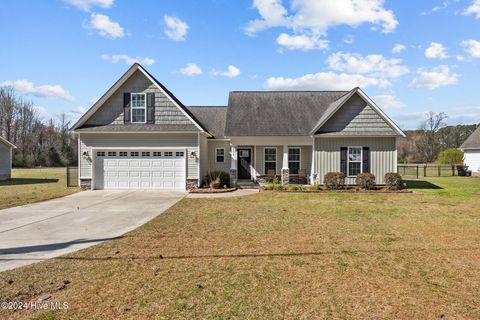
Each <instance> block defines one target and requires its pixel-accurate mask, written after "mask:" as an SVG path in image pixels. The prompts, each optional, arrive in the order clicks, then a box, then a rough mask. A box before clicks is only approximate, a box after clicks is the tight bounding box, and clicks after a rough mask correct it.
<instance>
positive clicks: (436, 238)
mask: <svg viewBox="0 0 480 320" xmlns="http://www.w3.org/2000/svg"><path fill="white" fill-rule="evenodd" d="M408 183H409V185H410V186H411V187H413V188H414V189H413V190H414V191H415V192H414V193H405V194H352V193H350V194H346V193H322V194H303V193H259V194H255V195H252V196H246V197H241V198H228V199H225V198H224V199H188V198H186V199H184V200H182V201H181V202H179V203H178V204H177V205H175V206H174V207H172V208H171V209H170V210H168V212H167V213H165V214H163V215H161V216H159V217H158V218H156V219H154V220H153V221H151V222H150V223H148V224H146V225H144V226H143V227H141V228H139V229H137V230H135V231H133V232H131V233H129V234H127V235H126V236H124V237H123V238H120V239H117V240H113V241H108V242H105V243H103V244H101V245H98V246H95V247H91V248H88V249H85V250H82V251H79V252H76V253H74V254H70V255H67V256H64V257H60V258H58V259H55V260H50V261H45V262H42V263H37V264H34V265H31V266H26V267H23V268H20V269H17V270H13V271H8V272H4V273H0V301H30V300H35V299H37V297H38V296H39V295H41V294H44V293H48V294H52V296H53V298H52V299H53V300H55V301H59V302H68V304H69V309H68V310H66V311H65V310H63V311H55V312H50V311H31V310H30V311H25V310H20V311H16V312H13V311H9V310H3V311H0V318H8V319H12V318H30V317H33V316H43V318H42V319H55V318H59V319H60V318H69V319H126V318H129V319H142V318H156V319H172V318H183V319H212V318H213V319H228V318H237V319H238V318H239V319H245V318H248V319H312V318H329V319H330V318H334V319H351V318H353V319H381V318H388V319H419V318H421V319H439V318H444V319H453V318H455V319H467V318H468V319H478V318H480V304H479V302H478V297H479V296H480V247H479V243H480V210H479V209H478V208H479V207H480V179H473V178H463V177H453V178H451V177H449V178H446V177H445V178H428V180H426V181H425V182H420V181H409V182H408ZM99 214H101V213H99Z"/></svg>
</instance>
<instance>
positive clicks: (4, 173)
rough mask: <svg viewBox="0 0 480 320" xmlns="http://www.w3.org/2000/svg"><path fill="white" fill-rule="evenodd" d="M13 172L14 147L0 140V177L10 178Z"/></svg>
mask: <svg viewBox="0 0 480 320" xmlns="http://www.w3.org/2000/svg"><path fill="white" fill-rule="evenodd" d="M11 172H12V148H10V146H7V145H5V144H4V143H2V142H0V179H9V178H10V176H11Z"/></svg>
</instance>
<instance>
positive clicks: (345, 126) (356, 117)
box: [318, 94, 394, 134]
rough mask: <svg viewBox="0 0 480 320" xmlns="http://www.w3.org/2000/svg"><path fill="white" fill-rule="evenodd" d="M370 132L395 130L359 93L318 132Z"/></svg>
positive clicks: (390, 131)
mask: <svg viewBox="0 0 480 320" xmlns="http://www.w3.org/2000/svg"><path fill="white" fill-rule="evenodd" d="M322 132H324V133H328V132H337V133H338V132H341V133H355V132H369V133H372V132H374V133H383V134H385V133H393V132H394V130H393V129H392V127H390V125H389V124H388V123H387V122H385V120H383V119H382V117H380V115H379V114H378V113H377V112H376V111H375V110H374V109H372V108H371V107H370V106H369V105H368V104H367V103H366V102H365V100H363V99H362V98H361V97H360V96H359V95H358V94H355V95H353V96H352V97H351V98H350V99H349V100H348V101H347V102H345V104H344V105H343V106H342V107H341V108H340V110H338V111H337V112H336V113H335V114H334V115H333V116H332V117H331V118H330V119H329V120H328V121H327V122H326V123H325V124H324V125H323V126H322V127H321V128H320V130H319V131H318V133H322Z"/></svg>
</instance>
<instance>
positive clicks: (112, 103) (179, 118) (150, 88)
mask: <svg viewBox="0 0 480 320" xmlns="http://www.w3.org/2000/svg"><path fill="white" fill-rule="evenodd" d="M124 92H130V93H155V124H156V125H162V124H168V125H171V124H178V125H185V124H189V125H191V124H193V122H192V121H191V120H190V119H189V118H188V117H187V116H185V114H184V113H183V112H182V111H181V110H180V109H179V108H178V107H177V106H176V105H175V104H174V103H173V101H172V100H171V99H170V98H169V97H167V96H166V95H165V94H163V92H162V91H160V90H159V89H158V87H157V86H156V85H155V84H153V83H152V82H151V81H150V80H149V79H148V78H147V77H145V75H144V74H143V73H142V72H141V71H139V70H137V71H136V72H135V73H134V74H133V75H132V76H131V77H130V78H129V79H128V80H127V81H126V82H125V83H124V84H123V85H122V86H121V87H120V88H119V89H118V90H117V91H116V92H115V93H114V94H113V95H112V96H111V97H110V98H109V99H108V100H107V101H105V103H104V104H103V105H102V107H101V108H100V109H98V110H97V112H95V113H94V114H93V115H92V116H91V117H90V119H88V120H87V122H86V123H85V125H109V124H112V125H121V124H123V107H124V106H123V93H124Z"/></svg>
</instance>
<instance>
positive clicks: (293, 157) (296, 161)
mask: <svg viewBox="0 0 480 320" xmlns="http://www.w3.org/2000/svg"><path fill="white" fill-rule="evenodd" d="M299 169H300V148H288V171H289V172H290V174H298V170H299Z"/></svg>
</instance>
